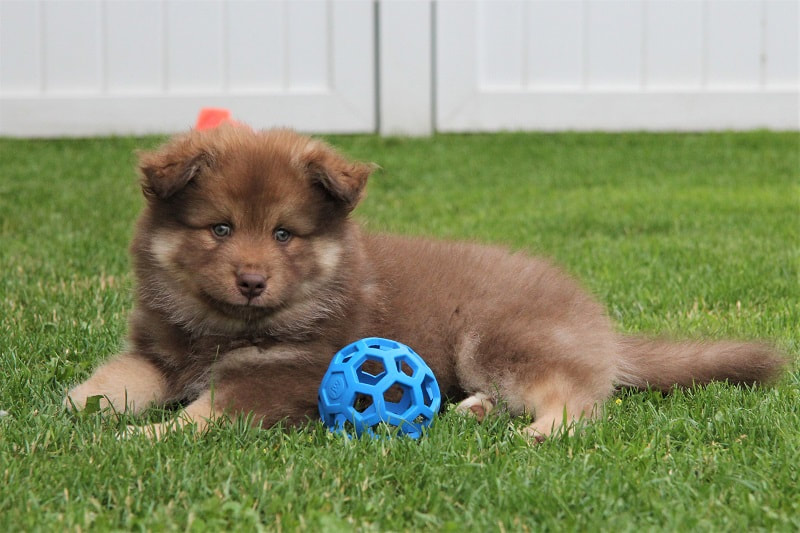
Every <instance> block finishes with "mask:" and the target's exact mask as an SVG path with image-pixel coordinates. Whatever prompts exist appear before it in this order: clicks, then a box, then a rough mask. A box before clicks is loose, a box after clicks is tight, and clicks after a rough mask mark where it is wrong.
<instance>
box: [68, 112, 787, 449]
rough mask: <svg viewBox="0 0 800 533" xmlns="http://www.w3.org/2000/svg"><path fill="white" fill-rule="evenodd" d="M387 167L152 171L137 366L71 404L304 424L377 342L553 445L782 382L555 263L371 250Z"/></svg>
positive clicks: (209, 135) (300, 150)
mask: <svg viewBox="0 0 800 533" xmlns="http://www.w3.org/2000/svg"><path fill="white" fill-rule="evenodd" d="M372 168H373V167H372V166H370V165H365V164H361V163H354V162H351V161H348V160H346V159H344V158H343V157H342V156H341V155H339V154H338V153H336V152H335V151H334V150H333V149H332V148H330V147H329V146H327V145H325V144H324V143H322V142H320V141H317V140H312V139H310V138H307V137H304V136H301V135H298V134H296V133H294V132H292V131H288V130H273V131H264V132H253V131H251V130H249V129H247V128H242V127H232V126H222V127H219V128H216V129H214V130H210V131H204V132H198V131H192V132H190V133H187V134H184V135H179V136H176V137H175V138H173V139H172V140H171V141H169V142H168V143H167V144H166V145H164V146H163V147H161V148H160V149H159V150H156V151H154V152H152V153H147V154H144V155H142V156H141V160H140V169H141V174H142V188H143V190H144V194H145V196H146V198H147V205H146V207H145V209H144V211H143V213H142V214H141V217H140V218H139V221H138V224H137V227H136V234H135V237H134V240H133V244H132V245H131V252H132V255H133V260H134V266H135V271H136V278H137V287H136V304H135V308H134V310H133V313H132V315H131V318H130V333H129V339H128V347H127V349H126V350H125V352H124V353H122V354H121V355H119V356H117V357H115V358H113V359H111V360H110V361H109V362H107V363H105V364H104V365H102V366H100V367H99V368H98V369H97V370H96V372H95V373H94V375H92V376H91V377H90V378H89V379H88V380H87V381H86V382H85V383H83V384H81V385H79V386H78V387H76V388H74V389H72V390H71V391H70V392H69V397H68V399H67V401H68V403H69V404H74V405H75V406H77V407H79V408H80V407H82V406H84V405H85V402H86V400H87V398H89V397H91V396H95V395H103V396H104V398H105V402H106V403H105V405H109V404H110V405H111V406H113V408H114V409H116V410H118V411H124V410H126V409H128V410H130V411H133V412H140V411H142V410H143V409H145V408H147V407H148V406H149V405H151V404H164V403H169V402H175V401H183V402H189V403H188V405H187V406H186V408H185V410H184V411H183V415H182V416H181V417H180V420H181V421H183V422H187V421H189V422H196V423H198V425H200V426H203V425H204V424H205V422H206V421H207V420H209V419H211V418H213V417H215V416H217V415H219V414H221V413H223V412H230V413H252V414H253V416H254V420H255V421H256V422H257V423H261V424H263V425H265V426H269V425H272V424H275V423H276V422H278V421H281V420H286V421H288V422H289V423H292V424H295V423H300V422H302V421H304V420H306V418H307V417H315V416H316V412H317V411H316V409H317V407H316V406H317V389H318V387H319V384H320V381H321V379H322V376H323V374H324V372H325V370H326V368H327V366H328V363H329V361H330V359H331V357H332V356H333V354H334V353H335V352H336V351H337V350H339V349H340V348H342V347H343V346H345V345H346V344H348V343H350V342H352V341H354V340H356V339H359V338H362V337H367V336H380V337H387V338H391V339H395V340H398V341H400V342H403V343H406V344H408V345H410V346H412V347H413V348H414V349H415V350H416V351H417V352H419V353H420V354H422V355H423V357H424V358H425V359H426V361H427V362H428V364H429V365H430V366H431V368H432V369H433V371H434V373H435V374H436V376H437V379H438V381H439V384H440V387H441V389H442V391H443V393H444V394H445V395H446V396H448V397H449V398H451V399H454V400H456V401H461V404H460V406H459V407H460V409H461V410H463V411H471V412H473V413H475V414H476V415H478V416H479V417H483V415H485V414H486V413H487V412H488V411H490V410H491V409H492V407H494V406H495V405H496V403H497V401H498V399H502V400H503V401H504V402H506V403H507V405H508V408H509V409H510V411H511V412H512V413H515V414H519V413H523V412H528V413H531V414H533V415H534V416H535V422H534V423H533V424H532V425H531V426H530V428H528V432H529V434H530V435H531V436H532V437H534V438H536V439H541V438H543V437H544V436H546V435H549V434H550V433H551V432H552V431H554V430H555V429H558V428H559V427H561V425H562V423H564V422H566V423H568V424H571V423H572V422H574V421H576V420H578V419H580V418H581V417H586V418H591V417H592V416H594V415H595V414H596V412H597V407H598V406H599V405H600V404H602V402H603V401H604V400H605V399H607V398H608V397H609V395H610V394H611V393H612V391H613V390H614V387H615V386H632V387H644V386H647V385H649V386H652V387H654V388H658V389H662V390H668V389H669V388H670V387H672V386H673V385H675V384H678V385H691V384H692V383H706V382H708V381H710V380H725V379H727V380H730V381H732V382H742V383H751V382H759V381H766V380H770V379H773V378H775V377H776V376H777V375H778V373H779V372H780V370H781V368H782V367H783V365H784V363H785V360H784V358H783V357H782V356H781V355H780V354H778V353H777V352H775V351H773V350H772V349H771V348H769V347H767V346H764V345H760V344H752V343H737V342H714V343H669V342H664V341H658V340H648V339H640V338H632V337H626V336H621V335H619V334H618V333H616V332H615V329H614V326H613V324H612V323H611V322H610V321H609V319H608V318H607V316H606V314H605V312H604V310H603V308H602V307H601V306H600V305H599V304H598V303H597V302H595V301H594V300H593V299H592V297H591V296H590V295H588V294H587V293H586V292H585V291H584V290H582V289H581V287H580V286H579V285H578V284H577V283H576V282H575V281H573V280H572V279H571V278H570V277H568V276H567V275H566V274H564V273H563V272H562V271H561V270H559V269H558V268H556V267H554V266H553V265H551V264H549V263H548V262H546V261H542V260H539V259H533V258H530V257H527V256H524V255H521V254H515V255H511V254H509V253H507V252H506V251H504V250H502V249H499V248H495V247H488V246H477V245H471V244H455V243H442V242H433V241H428V240H422V239H411V238H401V237H391V236H385V235H366V234H362V232H361V231H360V229H359V227H358V226H357V225H356V224H355V223H354V222H353V221H352V220H350V218H349V215H350V212H351V211H352V210H353V208H355V206H356V205H357V204H358V202H359V200H360V199H361V197H362V195H363V192H364V186H365V184H366V181H367V177H368V176H369V174H370V172H371V170H372ZM565 415H566V419H565ZM162 430H163V428H160V427H156V428H155V432H156V433H160V432H161V431H162Z"/></svg>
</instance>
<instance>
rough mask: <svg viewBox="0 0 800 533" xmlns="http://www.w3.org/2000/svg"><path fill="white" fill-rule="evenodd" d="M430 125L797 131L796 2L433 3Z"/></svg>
mask: <svg viewBox="0 0 800 533" xmlns="http://www.w3.org/2000/svg"><path fill="white" fill-rule="evenodd" d="M435 39H436V44H435V48H436V59H435V64H436V66H437V85H436V98H437V110H436V126H437V128H438V129H439V130H444V131H469V130H500V129H543V130H555V129H576V130H592V129H604V130H625V129H641V130H695V129H727V128H732V129H740V128H760V127H764V128H774V129H798V127H800V123H799V122H800V118H799V117H798V112H799V109H798V105H799V104H798V88H799V87H800V81H799V76H798V2H796V1H795V0H582V1H576V0H535V1H524V0H458V1H448V0H442V1H440V2H438V3H437V11H436V33H435Z"/></svg>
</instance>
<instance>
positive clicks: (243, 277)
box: [236, 272, 267, 299]
mask: <svg viewBox="0 0 800 533" xmlns="http://www.w3.org/2000/svg"><path fill="white" fill-rule="evenodd" d="M236 286H237V287H239V292H241V293H242V296H246V297H247V298H248V299H250V298H255V297H256V296H258V295H260V294H261V293H262V292H264V289H266V288H267V278H265V277H264V276H262V275H261V274H251V273H249V272H246V273H244V274H238V275H237V276H236Z"/></svg>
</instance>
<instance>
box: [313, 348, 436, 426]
mask: <svg viewBox="0 0 800 533" xmlns="http://www.w3.org/2000/svg"><path fill="white" fill-rule="evenodd" d="M441 403H442V397H441V394H440V392H439V384H438V383H437V382H436V377H435V376H434V375H433V371H432V370H431V369H430V367H428V365H426V364H425V361H423V359H422V357H420V356H419V355H417V353H416V352H415V351H414V350H412V349H411V348H409V347H408V346H406V345H405V344H402V343H399V342H396V341H392V340H389V339H381V338H378V337H370V338H366V339H361V340H359V341H356V342H354V343H352V344H350V345H348V346H345V347H344V348H342V349H341V350H339V352H337V353H336V355H335V356H334V357H333V360H332V361H331V364H330V366H329V367H328V371H327V372H326V373H325V377H323V378H322V384H321V385H320V388H319V414H320V416H321V417H322V421H323V422H324V423H325V425H326V426H327V427H328V428H330V429H331V431H336V432H344V433H347V432H348V430H349V431H354V432H355V433H356V435H358V436H361V435H362V434H364V433H367V434H368V435H373V436H374V433H373V431H372V429H373V428H374V427H375V426H376V425H378V424H380V423H385V424H388V425H390V426H394V427H396V428H398V432H399V433H400V434H403V435H407V436H409V437H411V438H414V439H416V438H418V437H419V436H420V435H421V434H422V430H423V428H425V427H427V426H429V425H430V424H431V422H433V417H434V416H435V415H436V413H437V412H438V411H439V407H440V406H441Z"/></svg>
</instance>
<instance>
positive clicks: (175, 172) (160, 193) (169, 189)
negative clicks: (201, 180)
mask: <svg viewBox="0 0 800 533" xmlns="http://www.w3.org/2000/svg"><path fill="white" fill-rule="evenodd" d="M210 161H211V156H210V155H209V154H208V153H207V152H206V151H204V150H202V149H201V148H199V147H198V146H196V144H195V143H193V142H192V140H191V139H190V138H186V137H184V138H180V137H178V138H175V139H173V140H172V141H170V142H168V143H167V144H165V145H164V146H162V147H161V148H159V149H157V150H155V151H153V152H143V153H141V154H139V171H140V172H141V185H142V192H143V193H144V195H145V197H146V198H148V199H152V198H158V199H161V200H166V199H167V198H169V197H171V196H172V195H174V194H175V193H177V192H178V191H180V190H181V189H183V188H184V187H186V185H188V184H189V182H191V181H192V180H193V179H195V178H196V177H197V175H198V174H199V173H200V171H201V170H202V169H203V168H204V167H206V166H208V165H209V164H210Z"/></svg>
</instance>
